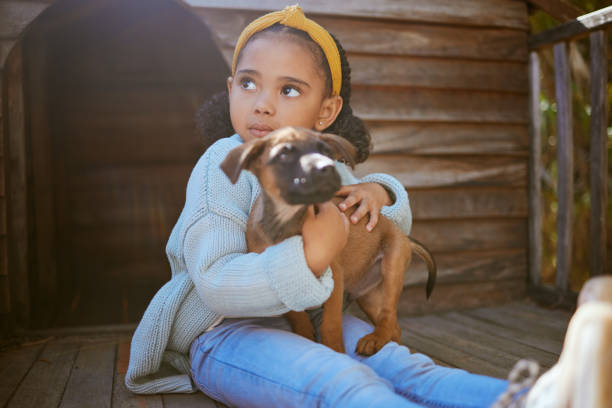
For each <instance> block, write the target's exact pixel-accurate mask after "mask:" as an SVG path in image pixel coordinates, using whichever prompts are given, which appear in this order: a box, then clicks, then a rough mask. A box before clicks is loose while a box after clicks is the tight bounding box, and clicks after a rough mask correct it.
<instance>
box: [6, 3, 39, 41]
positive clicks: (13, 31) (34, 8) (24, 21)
mask: <svg viewBox="0 0 612 408" xmlns="http://www.w3.org/2000/svg"><path fill="white" fill-rule="evenodd" d="M48 6H49V4H48V2H47V3H45V2H43V1H18V0H5V1H2V2H0V38H3V39H14V38H17V37H19V35H20V34H21V33H22V32H23V30H24V29H25V27H26V26H27V25H28V24H29V23H30V22H31V21H32V20H34V19H35V18H36V17H37V16H38V15H39V14H40V13H41V12H42V11H43V10H44V9H46V8H47V7H48Z"/></svg>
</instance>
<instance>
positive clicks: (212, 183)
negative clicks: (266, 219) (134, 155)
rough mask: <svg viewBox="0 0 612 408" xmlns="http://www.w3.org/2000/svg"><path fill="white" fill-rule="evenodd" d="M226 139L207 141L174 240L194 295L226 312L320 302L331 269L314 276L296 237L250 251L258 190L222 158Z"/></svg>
mask: <svg viewBox="0 0 612 408" xmlns="http://www.w3.org/2000/svg"><path fill="white" fill-rule="evenodd" d="M232 147H233V145H232V144H231V141H226V142H222V143H219V144H215V145H213V146H211V147H210V148H209V150H208V151H207V153H206V154H205V156H204V159H203V160H201V161H200V162H199V163H198V164H197V165H196V167H195V169H194V172H193V173H192V175H191V177H190V179H189V183H188V185H187V198H186V203H185V210H184V211H186V214H185V216H184V222H185V224H184V225H183V227H182V228H181V229H182V233H181V234H180V240H179V245H180V246H181V247H182V251H181V252H182V254H183V257H184V261H185V267H186V269H187V271H188V273H189V275H190V277H191V280H192V281H193V283H194V286H195V288H196V290H197V292H198V295H199V297H200V298H201V299H202V301H203V302H204V304H205V305H206V306H207V307H208V308H210V309H211V310H213V311H214V312H216V313H218V314H221V315H223V316H226V317H250V316H273V315H279V314H283V313H286V312H287V311H289V310H296V311H300V310H304V309H306V308H310V307H316V306H319V305H321V304H322V303H323V302H325V301H326V300H327V298H328V297H329V295H330V293H331V290H332V288H333V279H332V276H331V269H330V268H327V271H326V272H325V273H324V274H323V275H322V276H321V277H320V278H317V277H315V276H314V274H313V273H312V272H311V270H310V268H309V267H308V265H307V263H306V258H305V256H304V244H303V240H302V237H301V236H294V237H291V238H289V239H286V240H284V241H282V242H280V243H278V244H276V245H272V246H270V247H269V248H267V249H266V250H265V251H264V252H262V253H261V254H257V253H247V243H246V235H245V233H246V225H247V220H248V214H249V212H250V209H251V206H252V203H253V202H254V201H255V198H256V197H257V195H258V194H259V184H258V183H257V180H256V178H255V177H254V176H253V175H252V174H249V173H246V172H243V173H242V175H241V176H240V177H239V179H238V181H237V183H236V184H231V183H230V181H229V180H228V179H227V177H226V176H225V174H224V173H223V172H222V171H221V169H220V167H219V164H220V163H221V162H222V161H223V159H224V158H225V156H226V155H227V152H228V151H229V150H231V148H232Z"/></svg>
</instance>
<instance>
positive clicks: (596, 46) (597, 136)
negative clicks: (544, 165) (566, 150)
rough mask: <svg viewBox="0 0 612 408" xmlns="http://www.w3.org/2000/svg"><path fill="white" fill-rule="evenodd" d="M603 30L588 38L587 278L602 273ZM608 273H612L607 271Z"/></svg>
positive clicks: (604, 156)
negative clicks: (589, 205) (589, 215)
mask: <svg viewBox="0 0 612 408" xmlns="http://www.w3.org/2000/svg"><path fill="white" fill-rule="evenodd" d="M606 40H607V36H606V32H605V30H600V31H595V32H593V33H591V35H590V43H591V148H590V150H591V151H590V160H589V163H590V179H591V180H590V191H591V217H590V223H589V224H590V225H589V234H590V248H591V253H590V269H591V276H596V275H603V274H605V273H606V208H607V207H606V205H607V196H608V188H607V184H608V179H607V176H608V150H607V138H608V135H607V124H608V98H607V97H608V64H607V55H606V44H607V41H606ZM608 272H612V271H608Z"/></svg>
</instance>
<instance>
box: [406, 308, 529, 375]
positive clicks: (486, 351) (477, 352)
mask: <svg viewBox="0 0 612 408" xmlns="http://www.w3.org/2000/svg"><path fill="white" fill-rule="evenodd" d="M402 323H404V325H402V329H404V327H405V328H407V329H408V330H409V331H411V332H416V333H418V334H419V335H420V336H423V337H425V338H427V339H428V340H431V341H435V342H436V343H440V344H443V345H445V346H447V347H448V348H450V349H455V350H459V351H462V352H465V353H466V354H469V355H471V356H473V357H476V358H479V359H483V360H485V361H486V362H488V363H490V364H493V365H495V366H496V367H499V368H501V369H503V370H505V371H506V372H510V370H511V369H512V367H513V366H514V364H515V363H516V362H517V361H518V360H519V359H520V357H519V356H515V355H513V354H509V353H507V352H505V351H503V350H501V349H499V348H498V347H492V346H491V345H489V344H487V343H486V342H484V341H483V339H482V338H481V337H470V336H466V337H464V336H458V335H457V333H456V332H455V333H453V332H451V331H449V330H448V326H447V325H445V324H444V322H440V321H439V320H438V321H436V320H435V316H427V317H422V318H410V319H406V318H403V319H402ZM436 323H438V324H436ZM440 323H442V324H440Z"/></svg>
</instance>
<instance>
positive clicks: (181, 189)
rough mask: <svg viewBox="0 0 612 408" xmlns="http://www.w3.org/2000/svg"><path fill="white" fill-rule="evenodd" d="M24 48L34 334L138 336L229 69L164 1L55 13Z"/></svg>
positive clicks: (180, 10)
mask: <svg viewBox="0 0 612 408" xmlns="http://www.w3.org/2000/svg"><path fill="white" fill-rule="evenodd" d="M22 44H23V67H24V90H25V96H26V98H25V101H26V102H25V103H26V106H25V107H26V123H27V130H28V134H29V140H28V142H29V143H28V146H29V150H30V155H31V156H30V157H31V163H30V164H31V166H30V170H29V180H30V181H29V191H30V194H29V197H30V200H29V205H30V208H29V211H30V214H31V222H30V224H29V225H30V226H31V227H30V232H29V237H30V242H29V245H30V254H31V264H30V299H31V302H32V314H33V316H32V317H33V326H39V327H41V326H42V327H44V326H71V325H98V324H117V323H131V322H136V321H138V319H139V318H140V317H141V315H142V312H143V311H144V309H145V307H146V305H147V303H148V301H149V300H150V299H151V297H152V296H153V294H154V293H155V291H156V290H157V289H158V288H159V287H160V286H161V285H163V283H164V282H166V281H167V280H168V279H169V277H170V269H169V266H168V262H167V260H166V257H165V245H166V241H167V239H168V237H169V235H170V231H171V228H172V227H173V225H174V223H175V222H176V219H177V218H178V215H179V213H180V210H181V208H182V205H183V203H184V198H185V186H186V182H187V179H188V176H189V173H190V170H191V168H192V167H193V165H194V164H195V162H196V160H197V158H198V157H199V156H200V154H201V153H202V147H201V142H200V140H199V139H198V136H197V134H196V132H195V130H194V125H193V118H194V114H195V112H196V110H197V108H198V107H199V105H200V104H201V103H202V101H203V100H204V99H205V98H206V97H207V96H209V95H211V94H213V93H215V92H218V91H220V90H222V89H223V88H224V87H225V78H227V76H228V75H229V70H228V67H227V65H226V63H225V62H224V61H223V58H222V56H221V54H220V52H219V50H218V49H217V47H216V46H215V44H214V42H213V39H212V37H211V34H210V32H209V31H208V29H207V28H206V27H205V25H204V24H203V23H202V22H201V21H200V20H199V19H198V18H197V17H195V16H194V15H193V14H192V13H191V12H190V10H188V9H187V8H186V7H185V6H183V5H181V4H180V3H179V2H178V1H173V0H96V1H92V0H88V1H86V2H84V1H82V0H65V1H64V0H62V1H59V2H57V3H55V4H54V5H52V6H51V7H50V8H49V9H47V10H46V11H45V12H44V13H43V14H41V16H39V18H38V19H37V20H35V21H34V22H33V24H32V26H31V27H30V28H29V30H28V32H27V33H26V35H25V37H24V39H23V43H22Z"/></svg>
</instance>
